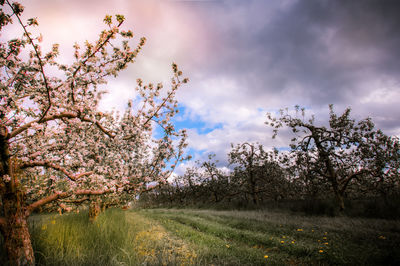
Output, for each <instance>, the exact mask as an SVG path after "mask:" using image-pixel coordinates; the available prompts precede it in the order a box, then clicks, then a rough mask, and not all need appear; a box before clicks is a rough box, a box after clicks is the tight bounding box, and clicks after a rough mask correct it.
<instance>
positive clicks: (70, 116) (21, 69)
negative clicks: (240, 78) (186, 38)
mask: <svg viewBox="0 0 400 266" xmlns="http://www.w3.org/2000/svg"><path fill="white" fill-rule="evenodd" d="M0 6H1V10H0V33H1V31H4V30H6V28H7V27H10V26H11V24H12V23H13V22H16V25H19V26H20V29H21V30H22V32H23V35H22V36H21V37H15V38H14V39H10V40H8V41H6V40H2V41H1V42H0V65H1V71H0V157H1V160H0V199H1V203H0V207H1V217H0V229H1V233H2V235H3V237H4V243H5V248H6V250H7V253H8V257H9V260H10V263H11V264H12V265H33V264H34V253H33V250H32V246H31V240H30V236H29V231H28V224H27V218H28V216H29V215H30V214H31V213H32V212H33V211H34V210H35V209H37V208H39V207H41V206H44V205H46V204H51V203H54V202H56V201H58V200H61V199H66V198H69V199H70V203H71V202H74V201H75V202H81V201H82V200H83V199H85V197H87V196H94V195H102V196H104V197H106V196H109V197H114V198H115V195H117V194H121V193H134V192H135V191H138V190H141V189H142V188H145V187H146V184H147V183H149V182H151V181H158V182H163V181H164V180H165V179H166V178H167V177H168V176H169V174H170V172H171V171H172V170H173V169H167V168H166V162H167V161H170V160H182V159H183V151H182V150H183V148H184V146H185V145H186V144H185V138H186V133H185V132H181V131H180V132H177V131H176V130H175V129H174V126H173V125H172V124H171V122H170V118H171V117H173V116H174V115H175V114H176V113H177V109H176V107H177V102H176V100H175V93H176V91H177V89H178V88H179V87H180V86H181V84H182V83H186V82H187V79H182V78H181V75H182V72H181V71H179V70H178V68H177V66H176V64H173V78H172V81H171V87H170V88H169V89H167V90H164V89H163V86H162V84H158V85H153V84H148V85H144V83H143V82H142V81H141V80H137V84H138V86H137V88H136V91H137V92H136V96H135V98H134V99H132V101H130V102H129V104H128V105H127V109H126V111H125V113H124V114H122V115H119V114H118V113H113V112H104V111H103V112H100V111H99V108H98V106H99V101H100V99H101V96H102V94H103V93H104V91H102V90H100V88H101V87H102V88H105V85H104V84H106V81H107V78H108V77H110V76H114V77H116V76H117V74H118V73H119V71H121V70H123V69H125V68H126V67H127V65H128V64H130V63H132V62H133V61H134V60H135V58H136V56H137V54H138V52H139V51H140V50H141V48H142V46H143V45H144V43H145V39H144V38H142V39H140V41H139V43H138V45H137V47H136V48H135V49H132V48H131V47H130V45H129V42H128V39H129V38H131V37H133V34H132V32H131V31H123V30H122V29H121V27H122V24H123V22H124V17H123V16H122V15H116V17H115V19H113V17H111V16H106V17H105V19H104V22H105V24H106V29H105V30H104V31H102V32H101V33H100V35H99V38H98V40H96V41H95V42H93V43H91V42H86V43H85V44H84V47H83V48H80V46H79V45H78V44H75V45H74V49H75V53H74V62H73V63H72V64H70V65H67V64H62V63H59V62H57V56H58V54H59V52H58V45H53V48H52V50H51V51H49V52H47V53H45V52H44V51H42V50H41V47H40V45H39V42H40V41H41V38H40V36H39V37H35V36H33V34H31V33H30V32H29V29H30V28H31V27H33V26H36V25H38V22H37V20H36V19H29V20H28V21H27V22H26V23H25V22H24V21H23V19H22V18H21V14H22V12H23V6H21V5H20V4H19V3H16V2H12V1H8V0H7V1H4V0H1V1H0ZM113 20H115V21H113ZM50 75H51V76H50ZM99 85H102V86H99ZM132 89H133V90H134V89H135V88H132ZM156 127H159V128H162V129H163V132H164V136H163V137H161V138H160V139H154V137H153V132H154V129H155V128H156ZM175 165H176V164H175Z"/></svg>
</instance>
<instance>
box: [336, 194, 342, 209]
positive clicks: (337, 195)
mask: <svg viewBox="0 0 400 266" xmlns="http://www.w3.org/2000/svg"><path fill="white" fill-rule="evenodd" d="M335 197H336V201H337V203H338V205H339V211H340V212H342V211H344V197H343V195H341V194H340V193H338V192H336V193H335Z"/></svg>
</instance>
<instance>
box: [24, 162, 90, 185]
mask: <svg viewBox="0 0 400 266" xmlns="http://www.w3.org/2000/svg"><path fill="white" fill-rule="evenodd" d="M37 166H43V167H47V168H52V169H54V170H57V171H60V172H62V173H64V174H65V175H66V176H67V177H68V178H69V179H70V180H72V181H76V180H77V179H79V178H81V177H82V176H86V175H91V174H93V172H92V171H90V172H84V173H80V174H76V175H73V174H71V173H70V172H68V171H67V169H65V168H64V167H62V166H60V165H57V164H54V163H52V162H49V161H33V162H27V163H23V164H22V165H21V166H20V168H21V169H24V168H30V167H37Z"/></svg>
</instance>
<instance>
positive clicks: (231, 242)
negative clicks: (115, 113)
mask: <svg viewBox="0 0 400 266" xmlns="http://www.w3.org/2000/svg"><path fill="white" fill-rule="evenodd" d="M139 213H140V214H142V215H144V216H146V217H149V218H152V219H155V220H157V221H159V222H160V223H161V224H162V225H163V226H164V227H165V228H166V229H167V230H168V231H170V232H172V233H175V234H176V235H177V236H178V237H180V238H181V239H183V240H185V241H188V242H189V243H191V244H192V245H193V247H194V250H195V251H196V252H197V254H198V259H197V261H196V262H197V263H199V264H203V265H209V264H217V265H399V262H400V255H399V253H398V248H399V243H400V242H399V240H400V225H399V223H398V222H396V221H384V220H372V219H368V220H366V219H350V218H345V217H339V218H327V217H320V218H318V217H302V216H291V215H288V214H280V213H269V212H265V211H264V212H261V211H259V212H257V211H248V212H235V211H208V210H204V211H201V210H170V209H168V210H166V209H154V210H143V211H140V212H139Z"/></svg>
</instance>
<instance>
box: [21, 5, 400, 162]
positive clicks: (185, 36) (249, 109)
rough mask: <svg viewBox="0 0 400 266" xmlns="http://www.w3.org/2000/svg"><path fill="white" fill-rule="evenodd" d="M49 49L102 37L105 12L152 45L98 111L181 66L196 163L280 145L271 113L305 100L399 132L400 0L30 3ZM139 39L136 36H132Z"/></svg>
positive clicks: (316, 109) (184, 113) (314, 107)
mask: <svg viewBox="0 0 400 266" xmlns="http://www.w3.org/2000/svg"><path fill="white" fill-rule="evenodd" d="M21 3H22V4H23V5H24V6H25V7H26V9H25V17H26V18H29V17H38V20H39V23H40V28H39V29H40V32H42V33H43V36H44V44H51V43H54V42H57V43H60V45H61V50H62V53H63V55H64V56H65V58H64V59H65V60H68V57H70V56H71V55H72V52H71V49H70V48H71V47H72V45H73V43H74V42H75V41H77V42H81V43H82V42H83V41H84V40H86V39H88V40H95V38H96V37H97V35H98V33H99V32H100V31H101V30H102V27H103V25H104V24H103V23H102V19H103V18H104V15H106V14H117V13H120V14H123V15H125V17H126V19H127V20H126V22H125V28H128V29H132V30H133V32H134V33H135V35H136V36H137V38H136V41H138V40H139V37H141V36H145V37H146V38H147V39H148V42H147V44H146V46H145V48H144V49H143V52H142V54H141V55H140V56H139V58H138V60H137V62H136V63H135V64H134V65H132V66H131V67H129V68H128V69H127V70H126V71H125V72H124V73H123V74H122V75H121V76H119V78H118V79H117V80H112V81H110V83H109V90H110V94H109V95H108V96H107V98H105V99H104V101H103V103H102V108H105V109H108V108H117V109H118V108H120V109H122V108H123V106H124V104H125V103H126V99H125V98H126V96H127V95H130V93H132V88H133V87H134V86H135V80H136V78H138V77H141V78H143V79H144V80H145V81H148V82H159V81H164V82H166V84H168V80H169V78H170V76H171V70H170V65H171V63H172V62H177V63H178V65H179V67H180V68H181V69H182V70H183V72H184V74H185V75H186V76H188V77H189V78H190V83H189V84H187V85H186V86H185V87H183V88H182V90H181V91H180V92H179V93H178V99H179V102H180V109H181V113H180V117H179V118H178V122H177V126H178V127H180V128H182V127H185V128H187V129H188V131H189V146H190V153H192V154H193V155H194V157H195V158H196V159H202V158H204V157H205V156H206V155H207V154H208V153H210V152H214V153H216V154H217V158H218V159H220V161H221V164H223V163H224V161H226V153H227V152H228V151H229V150H230V143H241V142H244V141H250V142H259V143H262V144H264V145H266V146H268V147H272V146H276V147H283V146H285V145H287V143H288V140H287V136H286V135H285V134H283V135H282V137H280V138H278V139H276V140H272V139H271V129H270V128H268V127H267V126H266V125H265V124H264V122H265V119H266V116H265V114H266V112H274V111H276V110H278V109H280V108H285V107H289V108H292V107H293V106H294V105H300V106H303V107H306V108H307V110H308V113H310V114H315V115H316V116H317V118H319V119H320V120H322V121H323V120H324V119H326V117H327V114H328V105H329V104H334V106H335V109H336V110H337V111H338V112H342V111H343V110H344V108H346V107H349V106H350V107H351V108H352V110H353V111H352V114H353V117H355V118H357V119H361V118H365V117H368V116H369V117H371V118H372V119H373V121H374V122H375V123H376V125H377V127H378V128H381V129H383V130H384V131H385V133H386V134H396V135H400V107H399V105H400V75H399V74H400V48H399V47H400V16H399V14H400V1H396V0H393V1H390V0H358V1H356V0H354V1H347V0H330V1H327V0H303V1H300V0H276V1H273V0H269V1H263V0H197V1H196V0H130V1H128V0H126V1H124V0H113V1H111V0H110V1H106V0H101V1H99V0H98V1H95V0H86V1H82V0H68V1H66V0H65V1H63V0H30V1H21ZM134 41H135V40H134Z"/></svg>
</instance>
